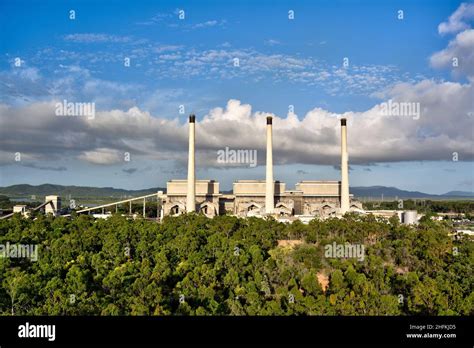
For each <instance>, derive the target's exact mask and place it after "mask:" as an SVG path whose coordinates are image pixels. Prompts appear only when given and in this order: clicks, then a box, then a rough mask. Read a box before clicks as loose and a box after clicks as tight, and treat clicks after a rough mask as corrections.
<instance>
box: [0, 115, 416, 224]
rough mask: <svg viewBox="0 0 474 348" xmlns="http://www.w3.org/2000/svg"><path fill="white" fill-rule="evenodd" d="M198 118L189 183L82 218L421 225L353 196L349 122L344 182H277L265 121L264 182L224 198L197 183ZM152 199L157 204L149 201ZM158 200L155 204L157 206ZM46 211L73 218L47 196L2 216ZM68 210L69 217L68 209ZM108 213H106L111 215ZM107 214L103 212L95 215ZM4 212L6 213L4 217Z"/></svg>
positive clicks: (209, 183)
mask: <svg viewBox="0 0 474 348" xmlns="http://www.w3.org/2000/svg"><path fill="white" fill-rule="evenodd" d="M195 135H196V117H195V116H194V115H191V116H190V117H189V148H188V173H187V180H170V181H168V182H167V185H166V187H167V192H166V193H163V192H162V191H158V192H156V193H151V194H147V195H144V196H140V197H131V198H126V199H123V200H120V201H117V202H112V203H106V204H102V205H98V206H94V207H81V208H79V209H75V208H72V209H74V211H75V212H76V213H77V214H82V213H88V214H92V215H93V216H94V217H95V218H108V217H110V216H112V214H111V212H110V209H113V208H114V207H115V212H116V213H117V212H118V207H119V206H123V205H128V211H129V212H128V216H133V218H135V217H138V216H139V215H143V218H146V204H147V200H149V203H148V204H149V205H150V204H151V205H152V207H153V206H156V209H157V215H156V216H157V218H156V219H157V220H158V221H161V220H162V219H163V218H164V217H165V216H177V215H180V214H185V213H191V212H196V213H200V214H204V215H205V216H207V217H210V218H212V217H214V216H217V215H224V214H229V215H234V216H238V217H244V218H245V217H252V216H255V217H265V216H273V217H274V218H276V219H277V220H279V221H283V222H292V221H294V220H300V221H302V222H304V223H308V222H309V221H310V220H312V219H314V218H320V219H325V218H328V217H341V216H343V215H344V214H345V213H347V212H357V213H360V214H373V215H375V216H380V217H383V218H390V217H392V216H397V217H398V219H399V221H400V222H401V223H404V224H409V225H411V224H417V223H418V220H419V218H420V215H419V214H417V212H416V211H402V210H369V211H364V210H363V208H362V203H361V202H360V201H358V200H356V199H355V198H354V197H353V195H351V194H350V193H349V154H348V150H347V149H348V146H347V120H346V119H345V118H342V119H341V180H340V181H335V180H333V181H324V180H311V181H300V182H298V183H296V185H295V189H294V190H287V188H286V184H285V183H284V182H281V181H278V180H275V178H274V175H273V118H272V117H271V116H268V117H267V118H266V165H265V180H237V181H235V182H234V183H233V190H232V194H223V193H221V192H220V190H219V182H217V181H215V180H202V179H200V180H196V163H195V142H196V139H195ZM150 200H151V201H152V202H150ZM133 202H143V204H142V208H143V211H142V213H140V214H136V212H135V213H134V212H133V210H132V203H133ZM153 202H155V203H153ZM41 210H44V212H45V214H50V215H53V216H63V217H70V216H71V214H70V213H69V212H68V211H71V209H67V208H66V209H62V208H61V197H60V196H58V195H47V196H45V199H44V203H41V204H40V205H38V206H37V207H34V208H30V209H28V208H27V206H26V205H15V206H14V207H13V211H12V212H11V213H8V214H6V215H3V216H0V219H7V218H10V217H12V216H13V215H14V214H15V213H19V214H21V215H22V216H25V217H28V216H29V215H30V213H31V212H35V211H41ZM62 210H66V212H65V213H64V211H62ZM106 210H108V211H107V213H106ZM94 211H96V212H97V211H102V214H94V213H93V212H94ZM0 214H1V213H0Z"/></svg>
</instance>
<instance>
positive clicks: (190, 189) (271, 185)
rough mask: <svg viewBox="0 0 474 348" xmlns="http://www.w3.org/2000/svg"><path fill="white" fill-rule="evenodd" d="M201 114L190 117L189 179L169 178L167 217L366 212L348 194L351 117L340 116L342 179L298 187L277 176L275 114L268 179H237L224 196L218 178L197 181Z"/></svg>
mask: <svg viewBox="0 0 474 348" xmlns="http://www.w3.org/2000/svg"><path fill="white" fill-rule="evenodd" d="M195 127H196V117H195V116H194V115H191V116H190V117H189V153H188V179H187V180H171V181H168V182H167V185H166V186H167V192H166V194H164V195H161V197H160V198H161V200H162V211H161V215H162V216H168V215H173V216H174V215H179V214H184V213H188V212H194V211H195V212H198V213H203V214H204V215H206V216H208V217H214V216H216V215H222V214H231V215H236V216H239V217H250V216H257V217H263V216H274V217H276V218H283V219H289V220H292V219H296V218H301V219H304V218H305V217H308V218H313V217H321V218H326V217H331V216H341V215H344V214H345V213H347V212H349V211H359V212H363V210H362V203H361V202H359V201H357V200H356V199H354V197H353V196H352V195H351V194H350V193H349V156H348V151H347V121H346V119H344V118H343V119H341V180H340V181H320V180H313V181H301V182H298V183H297V184H296V185H295V189H294V190H287V188H286V184H285V183H284V182H280V181H278V180H274V176H273V118H272V117H271V116H268V117H267V118H266V175H265V180H237V181H236V182H234V184H233V192H232V194H221V193H220V191H219V182H217V181H215V180H196V175H195Z"/></svg>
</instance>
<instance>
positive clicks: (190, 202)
mask: <svg viewBox="0 0 474 348" xmlns="http://www.w3.org/2000/svg"><path fill="white" fill-rule="evenodd" d="M195 122H196V116H194V115H190V116H189V153H188V191H187V196H186V211H187V212H188V213H190V212H192V211H195V210H196V176H195V165H194V134H195Z"/></svg>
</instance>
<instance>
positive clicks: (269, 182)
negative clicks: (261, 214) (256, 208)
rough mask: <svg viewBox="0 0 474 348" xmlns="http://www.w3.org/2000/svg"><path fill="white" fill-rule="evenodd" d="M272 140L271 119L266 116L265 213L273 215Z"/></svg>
mask: <svg viewBox="0 0 474 348" xmlns="http://www.w3.org/2000/svg"><path fill="white" fill-rule="evenodd" d="M272 146H273V140H272V117H271V116H267V173H266V174H267V175H266V179H265V180H266V181H265V188H266V189H265V212H266V213H267V214H273V208H274V207H275V201H274V199H275V197H274V196H275V192H274V190H275V184H274V182H273V149H272Z"/></svg>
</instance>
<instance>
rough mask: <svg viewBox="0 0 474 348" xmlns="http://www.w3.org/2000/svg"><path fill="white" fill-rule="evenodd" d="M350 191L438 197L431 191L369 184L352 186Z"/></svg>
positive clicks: (364, 194)
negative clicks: (430, 192) (406, 189)
mask: <svg viewBox="0 0 474 348" xmlns="http://www.w3.org/2000/svg"><path fill="white" fill-rule="evenodd" d="M350 192H351V193H352V194H353V195H354V196H356V197H381V196H382V195H384V197H399V198H429V197H438V195H432V194H429V193H424V192H419V191H405V190H400V189H398V188H396V187H387V186H367V187H351V188H350Z"/></svg>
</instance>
